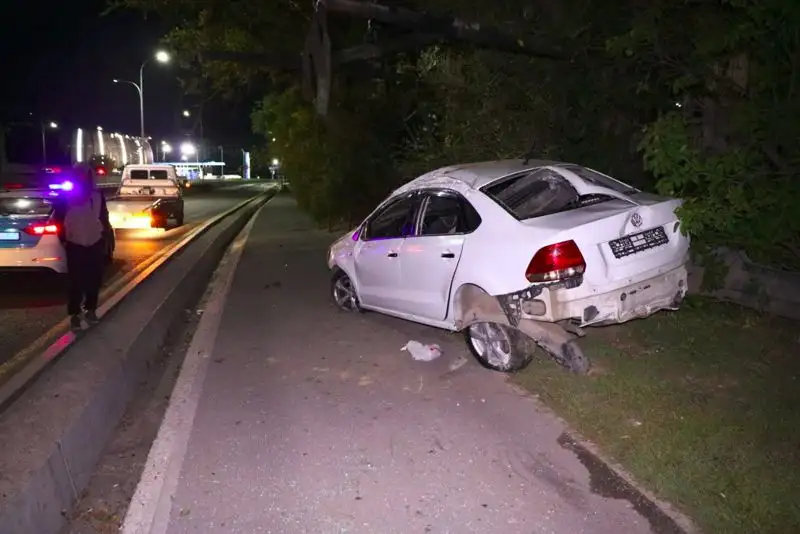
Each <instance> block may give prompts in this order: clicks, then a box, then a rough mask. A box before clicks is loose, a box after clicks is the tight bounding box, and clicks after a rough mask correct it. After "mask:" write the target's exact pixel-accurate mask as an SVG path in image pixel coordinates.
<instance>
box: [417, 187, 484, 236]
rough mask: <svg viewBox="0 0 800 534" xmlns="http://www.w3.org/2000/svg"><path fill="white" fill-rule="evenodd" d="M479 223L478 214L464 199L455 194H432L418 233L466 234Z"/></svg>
mask: <svg viewBox="0 0 800 534" xmlns="http://www.w3.org/2000/svg"><path fill="white" fill-rule="evenodd" d="M479 224H480V216H479V215H478V213H477V212H476V211H475V208H473V207H472V206H471V205H470V204H469V202H467V201H466V199H464V198H461V197H460V196H458V195H455V194H448V193H444V194H432V195H431V196H430V197H429V200H428V203H427V205H426V207H425V213H424V214H423V216H422V221H421V224H420V231H419V234H420V235H446V234H466V233H469V232H472V231H474V230H475V229H476V228H477V227H478V225H479Z"/></svg>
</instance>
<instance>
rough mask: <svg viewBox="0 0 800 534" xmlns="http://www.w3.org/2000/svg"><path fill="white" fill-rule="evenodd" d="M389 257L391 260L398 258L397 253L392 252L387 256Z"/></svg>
mask: <svg viewBox="0 0 800 534" xmlns="http://www.w3.org/2000/svg"><path fill="white" fill-rule="evenodd" d="M387 256H389V257H390V258H396V257H397V252H390V253H388V254H387Z"/></svg>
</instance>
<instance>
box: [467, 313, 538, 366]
mask: <svg viewBox="0 0 800 534" xmlns="http://www.w3.org/2000/svg"><path fill="white" fill-rule="evenodd" d="M464 338H465V340H466V342H467V347H469V350H470V352H471V353H472V354H473V356H475V358H476V359H477V360H478V362H480V364H481V365H483V366H484V367H486V368H488V369H492V370H493V371H499V372H501V373H513V372H516V371H520V370H522V369H524V368H526V367H527V366H528V364H530V363H531V361H533V356H534V353H535V352H536V347H537V346H536V342H535V341H533V340H532V339H531V338H530V337H528V336H526V335H525V334H523V333H522V332H520V331H519V330H516V329H515V328H511V327H510V326H506V325H504V324H500V323H488V322H484V323H474V324H471V325H470V326H468V327H467V328H466V329H465V330H464Z"/></svg>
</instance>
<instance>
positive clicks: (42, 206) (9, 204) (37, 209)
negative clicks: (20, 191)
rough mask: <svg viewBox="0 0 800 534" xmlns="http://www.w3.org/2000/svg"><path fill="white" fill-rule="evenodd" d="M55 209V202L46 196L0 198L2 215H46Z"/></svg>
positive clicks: (0, 213) (0, 212)
mask: <svg viewBox="0 0 800 534" xmlns="http://www.w3.org/2000/svg"><path fill="white" fill-rule="evenodd" d="M52 211H53V203H52V202H51V201H50V200H49V199H46V198H24V197H17V198H0V216H6V217H8V216H9V215H15V216H22V217H26V216H28V217H45V216H47V215H50V213H51V212H52Z"/></svg>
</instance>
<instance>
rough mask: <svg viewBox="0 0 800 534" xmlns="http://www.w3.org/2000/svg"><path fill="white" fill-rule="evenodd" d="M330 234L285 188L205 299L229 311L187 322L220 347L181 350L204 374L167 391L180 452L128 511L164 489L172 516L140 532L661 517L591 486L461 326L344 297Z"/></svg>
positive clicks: (363, 529)
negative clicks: (393, 314)
mask: <svg viewBox="0 0 800 534" xmlns="http://www.w3.org/2000/svg"><path fill="white" fill-rule="evenodd" d="M330 242H331V236H330V235H327V234H324V233H322V232H317V231H312V230H310V223H309V221H308V220H307V219H306V218H305V216H303V215H301V214H300V212H299V211H298V210H297V209H296V207H295V204H294V201H292V200H291V198H289V197H285V196H278V197H276V198H275V199H273V200H272V201H271V202H270V203H269V204H267V207H266V208H265V209H264V210H263V211H262V212H261V214H260V216H259V217H258V219H257V220H256V222H255V225H254V227H253V229H252V232H251V233H250V236H249V239H248V240H247V243H246V245H245V247H244V249H243V253H242V255H241V258H240V261H239V264H238V268H237V269H236V271H235V275H234V276H233V279H232V282H231V285H230V292H229V294H228V296H227V298H226V299H225V300H224V304H223V307H222V311H221V312H220V313H218V314H215V313H214V312H213V309H214V305H215V303H214V302H207V303H206V307H205V310H206V314H208V316H209V317H211V316H214V317H221V319H220V320H219V322H218V323H217V325H214V322H213V321H209V323H208V324H206V325H205V326H204V323H203V322H201V324H200V326H199V327H198V330H197V333H196V334H195V335H196V336H211V338H210V339H212V340H214V341H213V342H212V343H211V344H210V346H209V349H211V350H210V352H209V351H204V352H202V353H200V354H199V355H198V354H197V353H192V351H191V350H190V351H189V354H188V356H187V360H186V361H185V362H184V363H183V368H184V370H193V369H197V370H198V373H197V374H196V375H194V376H195V378H194V379H191V378H189V377H191V376H192V374H191V372H189V371H185V372H186V373H187V374H186V376H184V375H182V376H181V378H179V380H178V386H179V387H181V384H182V383H184V384H189V385H188V386H186V387H187V388H189V389H186V390H181V391H198V389H192V388H199V391H200V393H199V400H197V401H196V402H194V401H193V400H192V398H191V395H187V396H184V395H179V393H178V392H175V393H174V394H173V396H172V399H173V400H172V401H171V402H172V404H171V405H170V409H169V411H168V413H167V415H166V418H165V420H164V423H163V425H165V426H162V433H163V434H162V435H163V436H165V437H166V438H167V439H166V440H165V441H161V440H157V441H156V444H155V447H156V448H158V450H159V451H160V453H165V454H166V455H167V456H171V457H172V460H173V461H174V462H176V463H175V464H173V466H172V467H171V468H170V470H168V471H167V472H166V473H163V472H159V473H158V476H154V477H152V478H150V477H148V471H147V470H146V471H145V475H144V477H143V478H142V481H141V482H140V490H139V491H140V494H139V495H138V496H139V497H142V498H143V499H141V500H138V501H137V500H136V499H135V500H134V503H133V507H134V508H132V510H134V509H137V508H136V507H137V506H139V505H138V504H137V502H138V503H147V502H150V503H152V502H159V503H160V506H162V507H165V508H163V509H165V510H167V511H168V513H167V514H164V515H162V516H161V517H162V519H163V521H160V522H159V520H157V521H156V525H155V528H153V529H152V530H149V529H148V530H144V531H141V532H153V533H163V532H168V533H170V534H178V533H207V534H213V533H220V534H222V533H225V534H235V533H242V534H253V533H276V534H292V533H298V534H300V533H325V534H327V533H345V532H346V533H369V534H375V533H381V534H390V533H399V534H409V533H427V532H430V533H438V534H445V533H458V534H467V533H491V534H498V533H503V534H516V533H520V534H539V533H559V534H582V533H587V534H588V533H592V534H618V533H621V532H624V533H626V534H638V533H650V532H656V531H657V530H658V529H656V528H655V527H651V525H650V524H649V522H648V520H647V519H645V518H644V517H643V516H641V515H639V514H638V513H637V512H636V511H635V510H634V509H633V507H632V506H631V504H630V503H629V502H628V501H626V500H617V499H611V498H606V497H603V496H601V495H598V494H596V493H594V492H593V490H592V488H593V487H595V486H594V485H593V484H592V483H591V482H590V475H589V473H588V471H587V469H586V468H585V467H584V466H583V465H582V464H581V463H580V461H579V460H578V459H577V458H576V456H575V455H574V454H573V453H572V452H571V451H570V450H568V448H564V447H562V446H561V445H559V437H560V436H562V435H563V433H564V430H565V428H564V425H563V423H562V422H560V421H559V420H558V419H556V418H555V417H554V416H553V415H552V414H550V412H548V411H547V410H546V409H544V408H543V407H542V406H541V405H540V404H539V403H538V402H537V401H535V400H533V399H532V398H531V397H529V396H526V395H523V394H522V393H520V392H519V391H517V390H515V389H513V388H512V387H511V386H509V384H508V383H507V382H506V380H505V377H504V376H503V375H501V374H499V373H493V372H491V371H487V370H485V369H483V368H481V367H480V366H478V365H477V364H476V363H474V361H473V360H471V359H470V360H467V361H466V363H463V362H464V361H465V360H464V356H466V354H467V351H466V348H465V346H464V344H463V341H462V339H461V338H460V336H456V335H452V334H449V333H445V332H442V331H438V330H434V329H431V328H427V327H423V326H420V325H416V324H412V323H408V322H403V321H400V320H395V319H391V318H388V317H385V316H380V315H378V314H375V313H366V314H348V313H344V312H340V311H338V310H336V309H335V308H334V307H333V305H332V304H331V303H330V302H329V298H328V291H329V274H328V272H327V267H326V265H325V252H326V248H327V245H328V244H329V243H330ZM221 301H222V299H220V300H219V301H218V302H221ZM211 330H213V331H211ZM214 335H216V337H213V336H214ZM196 339H197V337H196ZM411 339H416V340H418V341H421V342H423V343H432V342H435V343H438V344H439V345H440V346H441V347H442V348H443V350H444V355H443V356H442V357H441V358H440V359H438V360H435V361H433V362H416V361H413V360H412V359H411V357H410V356H409V355H408V353H406V352H401V351H400V348H401V347H402V346H403V345H405V343H406V342H408V341H409V340H411ZM459 361H460V362H462V363H463V365H461V366H460V367H458V368H457V369H455V370H451V364H452V363H454V362H459ZM184 380H188V382H183V381H184ZM178 397H180V398H178ZM181 421H189V423H188V424H185V426H184V425H183V424H182V423H181ZM182 440H184V443H185V445H186V447H185V448H183V447H182V445H181V442H182ZM170 443H171V444H172V445H169V444H170ZM165 444H167V445H169V446H168V447H166V448H163V449H162V448H161V447H165ZM160 453H159V454H157V455H156V457H157V458H159V459H163V458H164V457H165V456H164V455H161V454H160ZM154 465H155V464H154ZM173 467H174V471H173ZM151 474H152V473H151ZM162 484H163V485H162ZM162 490H163V491H162ZM138 509H139V510H141V509H142V508H138ZM134 515H135V514H133V513H132V514H131V518H130V520H129V521H130V522H129V524H128V525H127V527H129V528H130V527H131V526H133V523H132V522H133V521H134V519H133V517H134ZM145 515H146V514H145ZM140 517H141V516H140Z"/></svg>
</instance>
